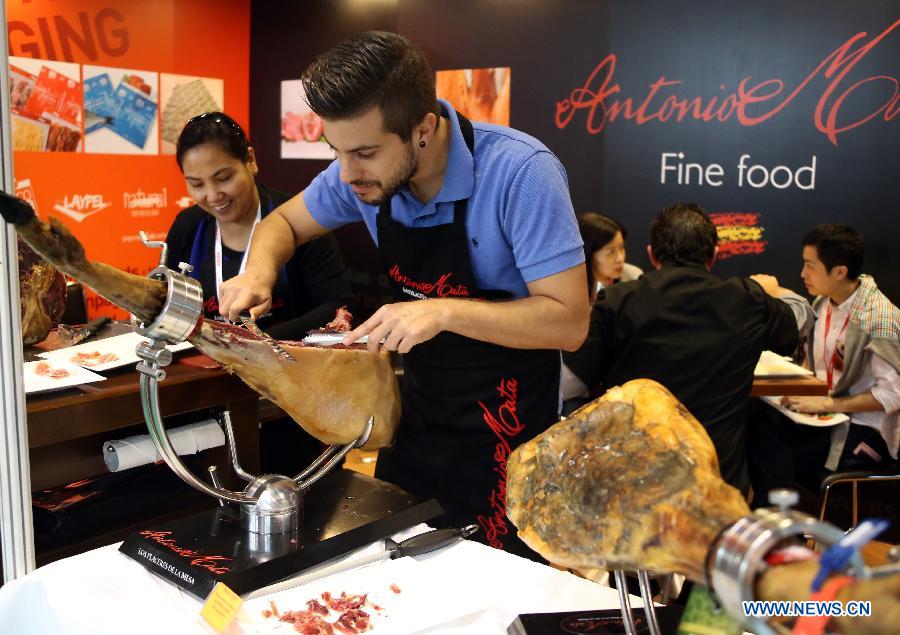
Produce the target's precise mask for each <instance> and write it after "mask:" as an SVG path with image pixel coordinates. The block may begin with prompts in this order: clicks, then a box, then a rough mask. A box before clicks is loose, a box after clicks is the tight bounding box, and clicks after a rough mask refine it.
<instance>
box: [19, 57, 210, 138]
mask: <svg viewBox="0 0 900 635" xmlns="http://www.w3.org/2000/svg"><path fill="white" fill-rule="evenodd" d="M9 71H10V72H9V93H10V105H11V110H12V126H13V150H17V151H32V152H86V153H95V154H142V155H153V154H175V142H176V141H177V140H178V135H179V133H180V132H181V129H182V128H183V127H184V124H185V123H186V122H187V120H188V119H190V118H191V117H193V116H195V115H199V114H201V113H204V112H208V111H211V110H222V108H223V107H224V92H225V82H224V80H222V79H216V78H210V77H194V76H188V75H175V74H170V73H157V72H155V71H145V70H136V69H124V68H114V67H108V66H91V65H81V64H72V63H68V62H56V61H49V60H39V59H33V58H29V57H10V58H9Z"/></svg>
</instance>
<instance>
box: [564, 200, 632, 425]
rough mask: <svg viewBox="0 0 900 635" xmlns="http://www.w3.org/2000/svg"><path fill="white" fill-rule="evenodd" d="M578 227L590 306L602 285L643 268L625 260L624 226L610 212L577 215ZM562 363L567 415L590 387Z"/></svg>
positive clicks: (622, 279)
mask: <svg viewBox="0 0 900 635" xmlns="http://www.w3.org/2000/svg"><path fill="white" fill-rule="evenodd" d="M578 229H579V231H580V232H581V239H582V240H583V241H584V260H585V265H586V269H587V286H588V294H589V296H590V302H591V306H594V303H595V302H596V301H597V296H598V295H599V293H600V290H601V289H605V288H606V287H609V286H610V285H613V284H615V283H617V282H627V281H629V280H636V279H637V278H639V277H640V276H641V274H642V273H643V271H641V269H640V268H639V267H635V266H634V265H631V264H628V263H627V262H625V236H626V232H625V228H624V227H622V225H620V224H619V223H617V222H616V221H614V220H613V219H612V218H610V217H609V216H606V215H604V214H600V213H597V212H585V213H584V214H581V215H579V216H578ZM565 360H566V354H563V365H562V383H561V388H562V398H563V410H562V413H563V415H568V414H570V413H571V412H572V411H574V410H576V409H577V408H579V407H581V406H583V405H584V404H586V403H587V402H588V401H589V400H590V395H589V393H590V387H589V386H585V385H584V382H582V381H581V380H580V379H579V378H578V377H576V376H575V375H574V374H573V373H572V371H570V370H569V368H568V367H567V366H566V364H565Z"/></svg>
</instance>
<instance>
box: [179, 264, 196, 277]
mask: <svg viewBox="0 0 900 635" xmlns="http://www.w3.org/2000/svg"><path fill="white" fill-rule="evenodd" d="M178 270H179V271H181V273H183V274H184V275H187V274H189V273H190V272H192V271H193V270H194V265H189V264H188V263H186V262H179V263H178Z"/></svg>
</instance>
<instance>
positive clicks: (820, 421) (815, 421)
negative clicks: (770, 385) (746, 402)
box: [760, 397, 850, 428]
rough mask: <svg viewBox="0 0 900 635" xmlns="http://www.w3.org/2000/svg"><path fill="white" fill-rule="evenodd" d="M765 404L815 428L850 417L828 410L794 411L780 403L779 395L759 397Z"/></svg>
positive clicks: (824, 426) (827, 425)
mask: <svg viewBox="0 0 900 635" xmlns="http://www.w3.org/2000/svg"><path fill="white" fill-rule="evenodd" d="M760 399H762V400H763V401H765V402H766V403H767V404H769V405H770V406H772V407H773V408H775V409H776V410H777V411H779V412H780V413H781V414H783V415H784V416H785V417H787V418H788V419H790V420H791V421H793V422H794V423H799V424H801V425H804V426H813V427H816V428H828V427H830V426H836V425H838V424H839V423H844V422H845V421H849V420H850V417H848V416H847V415H845V414H844V413H842V412H829V413H827V414H820V415H810V414H806V413H803V412H794V411H793V410H789V409H788V408H785V407H784V406H782V405H781V397H760Z"/></svg>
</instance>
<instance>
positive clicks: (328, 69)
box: [302, 31, 440, 141]
mask: <svg viewBox="0 0 900 635" xmlns="http://www.w3.org/2000/svg"><path fill="white" fill-rule="evenodd" d="M302 81H303V90H304V93H305V98H306V103H307V104H308V105H309V107H310V108H311V109H312V111H313V112H314V113H316V114H317V115H319V116H320V117H322V118H323V119H347V118H349V117H354V116H356V115H358V114H360V113H362V112H364V111H366V110H368V109H369V108H371V107H372V106H378V107H379V109H380V110H381V114H382V116H383V117H384V129H385V130H386V131H388V132H391V133H394V134H396V135H399V136H400V138H401V139H403V140H404V141H408V140H409V139H410V138H411V136H412V131H413V129H414V128H415V126H416V124H418V123H419V122H420V121H422V119H423V118H424V117H425V115H427V114H428V113H430V112H431V113H434V114H435V115H436V116H439V115H440V109H439V106H438V102H437V93H436V92H435V87H434V73H433V72H432V70H431V65H430V64H429V63H428V60H427V59H426V58H425V54H424V53H423V52H422V50H421V49H420V48H418V47H416V46H414V45H413V44H411V43H410V42H409V41H408V40H407V39H406V38H405V37H403V36H401V35H397V34H396V33H389V32H386V31H368V32H366V33H358V34H356V35H353V36H351V37H349V38H348V39H346V40H344V41H343V42H341V43H340V44H338V45H336V46H335V47H333V48H332V49H330V50H329V51H326V52H325V53H322V54H321V55H319V56H317V57H316V58H315V59H314V60H313V61H312V63H311V64H310V65H309V66H307V67H306V70H305V71H303V77H302Z"/></svg>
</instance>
